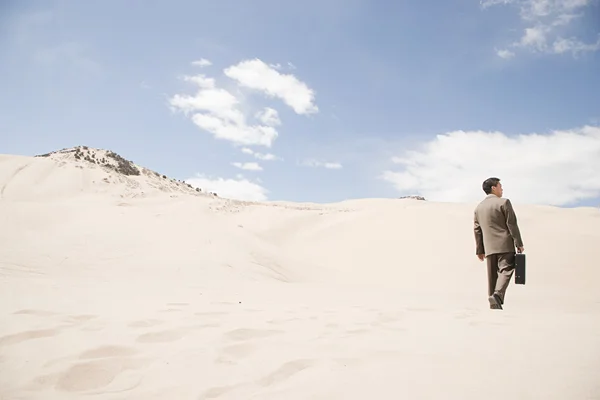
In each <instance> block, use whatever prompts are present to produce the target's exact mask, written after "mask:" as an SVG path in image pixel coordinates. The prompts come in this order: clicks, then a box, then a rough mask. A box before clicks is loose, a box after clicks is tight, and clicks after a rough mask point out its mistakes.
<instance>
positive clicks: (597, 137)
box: [381, 126, 600, 206]
mask: <svg viewBox="0 0 600 400" xmlns="http://www.w3.org/2000/svg"><path fill="white" fill-rule="evenodd" d="M481 149H488V150H490V151H491V152H489V151H483V152H482V151H481ZM490 154H493V156H491V157H490ZM525 155H526V156H525ZM507 160H510V162H507ZM391 161H392V162H393V163H395V164H397V165H398V169H391V170H386V171H384V172H383V173H382V175H381V178H382V179H384V180H386V181H388V182H390V183H391V184H392V185H393V186H394V188H396V189H397V190H398V192H399V193H400V194H402V195H412V194H418V195H422V196H424V197H426V198H428V199H430V200H434V201H460V202H467V201H476V200H478V199H481V197H482V194H483V191H482V190H481V182H483V180H484V179H486V178H488V177H490V176H497V177H499V178H500V179H502V181H503V182H504V185H503V186H504V188H505V193H506V195H507V197H510V198H514V199H515V200H516V201H519V202H527V203H542V204H553V205H557V206H561V205H569V204H573V203H575V202H577V201H580V200H586V199H591V198H594V197H597V196H599V195H600V175H599V174H598V171H600V127H593V126H585V127H583V128H580V129H573V130H567V131H555V132H552V133H551V134H523V135H517V136H508V135H505V134H503V133H501V132H482V131H455V132H449V133H446V134H443V135H438V136H436V137H435V138H434V139H432V140H431V141H428V142H426V143H423V145H422V147H421V148H420V149H418V150H411V151H407V152H406V153H405V154H402V155H401V156H397V157H394V158H393V159H392V160H391Z"/></svg>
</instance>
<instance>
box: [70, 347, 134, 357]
mask: <svg viewBox="0 0 600 400" xmlns="http://www.w3.org/2000/svg"><path fill="white" fill-rule="evenodd" d="M136 353H137V351H136V350H135V349H134V348H133V347H126V346H116V345H106V346H100V347H96V348H94V349H90V350H87V351H85V352H83V353H81V355H80V356H79V359H82V360H85V359H93V358H111V357H128V356H132V355H134V354H136Z"/></svg>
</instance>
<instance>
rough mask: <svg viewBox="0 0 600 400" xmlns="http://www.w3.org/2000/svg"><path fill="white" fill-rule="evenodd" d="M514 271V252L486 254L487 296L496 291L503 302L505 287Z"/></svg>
mask: <svg viewBox="0 0 600 400" xmlns="http://www.w3.org/2000/svg"><path fill="white" fill-rule="evenodd" d="M514 271H515V253H514V252H513V253H497V254H490V255H488V256H487V275H488V296H491V295H492V294H494V293H497V294H498V295H499V296H500V300H501V301H502V303H504V296H505V294H506V288H507V287H508V284H509V283H510V279H511V278H512V275H513V273H514Z"/></svg>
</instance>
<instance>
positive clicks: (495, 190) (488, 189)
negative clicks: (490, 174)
mask: <svg viewBox="0 0 600 400" xmlns="http://www.w3.org/2000/svg"><path fill="white" fill-rule="evenodd" d="M481 187H482V188H483V191H484V192H485V194H493V195H496V196H498V197H502V184H501V183H500V179H498V178H488V179H486V180H485V181H483V184H482V185H481Z"/></svg>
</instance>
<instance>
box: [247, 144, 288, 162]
mask: <svg viewBox="0 0 600 400" xmlns="http://www.w3.org/2000/svg"><path fill="white" fill-rule="evenodd" d="M242 153H244V154H248V155H251V156H254V157H255V158H258V159H259V160H263V161H273V160H282V158H281V157H277V156H276V155H275V154H271V153H258V152H256V151H254V150H252V149H250V148H248V147H244V148H243V149H242Z"/></svg>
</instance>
